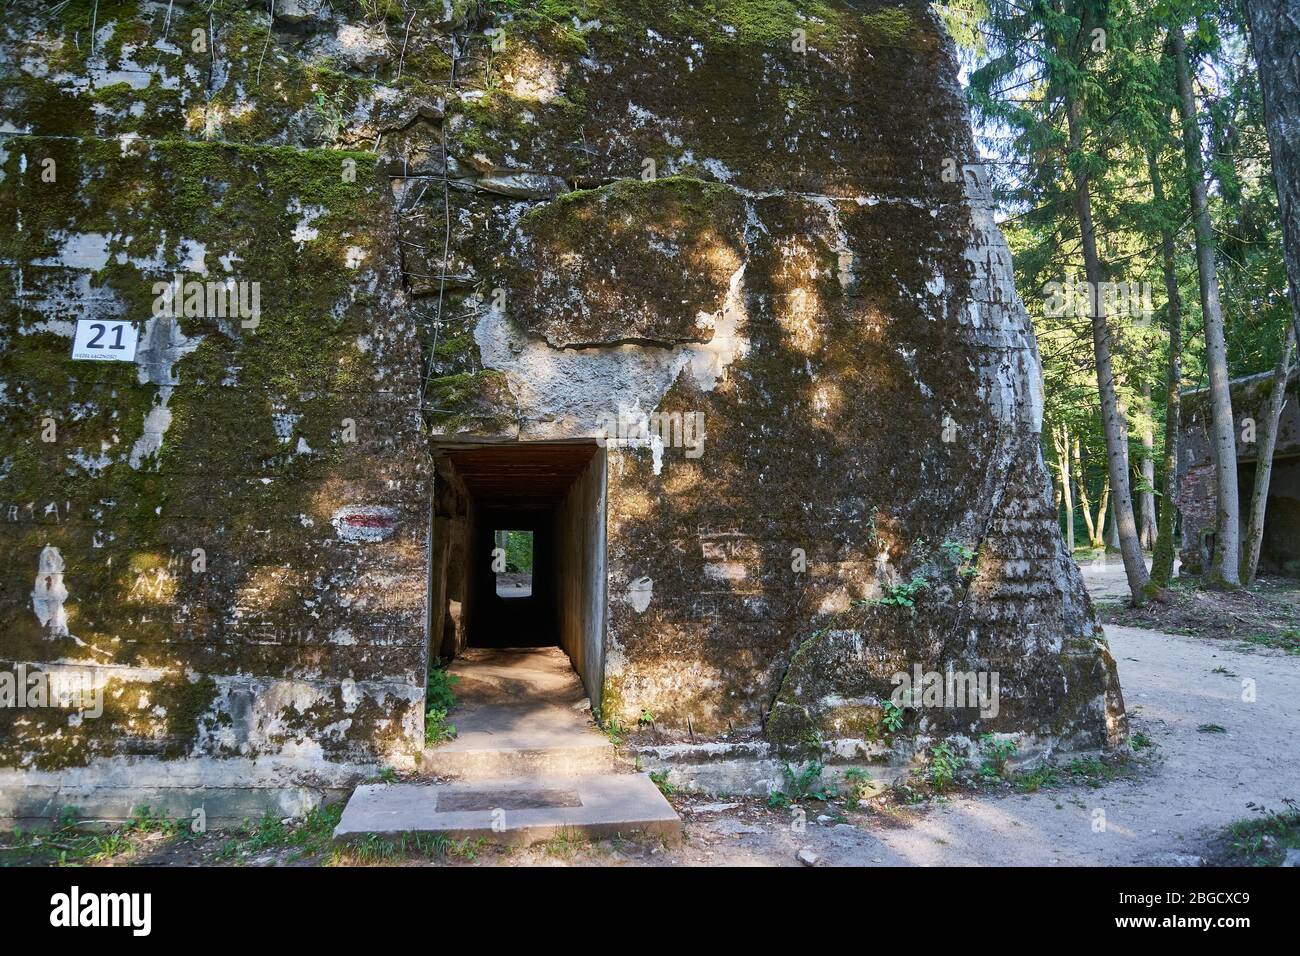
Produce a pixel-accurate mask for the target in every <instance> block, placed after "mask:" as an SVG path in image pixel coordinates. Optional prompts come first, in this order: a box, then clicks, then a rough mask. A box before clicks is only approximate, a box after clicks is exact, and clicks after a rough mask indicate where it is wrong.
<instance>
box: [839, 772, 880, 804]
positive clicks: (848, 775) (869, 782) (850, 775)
mask: <svg viewBox="0 0 1300 956" xmlns="http://www.w3.org/2000/svg"><path fill="white" fill-rule="evenodd" d="M844 782H845V783H846V784H847V785H848V794H847V795H846V797H847V798H846V800H845V802H844V805H845V806H846V807H848V808H849V809H850V810H852V809H855V808H856V807H858V806H860V805H861V804H862V803H864V802H865V801H867V800H869V799H870V798H871V797H874V796H876V795H877V794H879V793H880V792H881V791H882V790H883V789H884V788H883V787H882V785H881V784H880V783H878V782H877V781H876V780H875V778H873V777H872V776H871V774H870V773H869V772H868V771H867V770H865V769H864V768H862V767H850V768H849V769H848V770H846V771H844Z"/></svg>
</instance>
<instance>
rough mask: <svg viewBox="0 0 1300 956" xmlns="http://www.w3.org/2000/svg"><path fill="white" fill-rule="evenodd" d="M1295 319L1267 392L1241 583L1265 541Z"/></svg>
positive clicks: (1256, 563) (1251, 574) (1250, 575)
mask: <svg viewBox="0 0 1300 956" xmlns="http://www.w3.org/2000/svg"><path fill="white" fill-rule="evenodd" d="M1295 343H1296V330H1295V323H1294V322H1293V323H1291V324H1290V325H1288V326H1287V329H1286V341H1285V342H1284V343H1283V344H1282V355H1281V356H1280V357H1279V358H1278V360H1277V365H1276V366H1275V367H1274V369H1273V387H1272V389H1271V390H1270V393H1269V396H1268V408H1267V410H1266V412H1265V414H1266V415H1267V418H1265V420H1264V422H1263V426H1264V433H1263V435H1261V436H1260V439H1259V455H1258V457H1257V458H1256V459H1255V487H1254V490H1253V491H1252V492H1251V496H1250V525H1249V526H1248V527H1247V528H1246V537H1245V540H1244V541H1243V542H1242V548H1241V583H1242V584H1250V583H1251V582H1252V581H1254V580H1255V572H1256V571H1257V570H1258V569H1259V549H1260V546H1261V545H1262V544H1263V543H1264V515H1265V513H1266V512H1267V510H1268V484H1269V481H1270V479H1271V478H1272V477H1273V449H1274V448H1275V447H1276V446H1277V426H1278V422H1279V420H1280V419H1281V418H1282V407H1283V406H1284V405H1285V404H1286V380H1287V378H1288V377H1289V376H1290V374H1291V350H1292V349H1294V348H1295Z"/></svg>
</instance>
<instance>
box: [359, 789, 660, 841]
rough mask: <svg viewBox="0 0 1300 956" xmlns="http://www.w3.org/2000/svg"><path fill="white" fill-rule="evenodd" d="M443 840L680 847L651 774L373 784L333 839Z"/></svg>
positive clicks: (362, 792)
mask: <svg viewBox="0 0 1300 956" xmlns="http://www.w3.org/2000/svg"><path fill="white" fill-rule="evenodd" d="M372 834H373V835H376V836H379V837H381V838H391V837H395V836H399V835H402V834H430V835H432V834H439V835H442V836H446V837H448V838H450V839H456V840H461V839H466V838H469V839H483V840H487V841H489V842H491V843H502V844H507V845H511V846H527V845H529V844H532V843H539V842H542V841H545V840H549V839H551V838H553V837H557V836H563V835H569V836H581V837H586V838H589V839H596V838H601V837H612V836H619V835H621V836H624V837H633V836H642V837H644V836H653V837H660V838H662V839H664V840H666V841H667V842H669V843H676V842H679V841H680V840H681V835H682V823H681V819H680V818H679V817H678V816H677V813H676V811H674V810H673V808H672V806H671V805H670V804H669V803H668V801H667V800H665V799H664V796H663V794H661V793H660V792H659V789H658V788H657V787H656V786H655V785H654V783H653V781H651V780H650V777H649V775H648V774H640V773H638V774H600V775H586V776H545V777H511V778H508V779H498V780H475V781H459V782H456V783H444V784H426V783H397V784H367V785H365V786H361V787H357V789H356V792H355V793H353V794H352V798H351V799H350V800H349V801H348V805H347V806H346V807H345V808H344V810H343V817H342V819H341V820H340V821H339V825H338V827H337V828H336V829H335V830H334V840H335V842H338V843H347V842H350V841H355V840H358V839H362V838H364V837H367V836H370V835H372Z"/></svg>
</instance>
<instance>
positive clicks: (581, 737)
mask: <svg viewBox="0 0 1300 956" xmlns="http://www.w3.org/2000/svg"><path fill="white" fill-rule="evenodd" d="M449 670H450V673H451V674H452V675H453V676H455V677H457V678H459V680H458V682H457V683H456V685H455V688H454V690H455V694H456V706H455V707H454V708H453V709H452V711H451V713H450V714H449V715H448V718H447V719H448V722H449V723H451V724H453V725H454V726H455V727H456V738H455V739H454V740H450V741H448V742H447V743H444V744H439V745H438V746H437V747H431V748H429V749H428V750H426V751H425V752H424V761H423V765H422V766H423V769H424V770H425V771H427V772H429V773H434V774H439V775H442V776H452V777H463V778H478V779H483V778H495V777H509V776H553V775H556V774H597V773H605V772H608V771H610V770H613V769H614V748H613V745H611V744H610V742H609V741H608V740H607V739H605V737H604V736H602V735H601V734H600V733H599V732H598V731H597V730H596V728H595V727H593V726H592V724H591V721H590V707H589V706H587V705H586V700H587V692H586V690H584V689H583V686H582V681H581V680H579V679H578V675H577V674H575V673H574V672H573V667H572V666H571V665H570V664H569V659H568V657H566V656H565V654H564V652H563V651H561V650H560V649H559V648H558V647H537V648H508V649H496V648H492V649H488V648H470V649H469V650H467V651H465V653H464V654H463V655H461V657H459V658H457V659H456V661H455V662H453V663H452V665H451V667H450V668H449Z"/></svg>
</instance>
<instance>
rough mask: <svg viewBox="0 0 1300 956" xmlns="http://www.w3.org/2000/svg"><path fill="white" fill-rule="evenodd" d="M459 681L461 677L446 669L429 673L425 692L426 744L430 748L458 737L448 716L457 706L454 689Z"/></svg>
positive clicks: (434, 669)
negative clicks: (448, 720)
mask: <svg viewBox="0 0 1300 956" xmlns="http://www.w3.org/2000/svg"><path fill="white" fill-rule="evenodd" d="M459 681H460V678H459V677H457V676H456V675H454V674H449V673H448V672H447V670H446V669H445V668H442V667H435V668H433V669H432V670H430V671H429V683H428V685H427V686H426V687H425V691H424V697H425V712H424V742H425V743H426V744H427V745H429V746H433V745H435V744H440V743H443V742H445V741H448V740H451V739H453V738H454V737H455V736H456V727H455V726H454V725H453V724H449V723H447V714H448V713H449V712H450V711H451V709H452V707H454V706H455V705H456V694H455V692H454V691H453V688H454V687H455V686H456V684H457V683H458V682H459Z"/></svg>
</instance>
